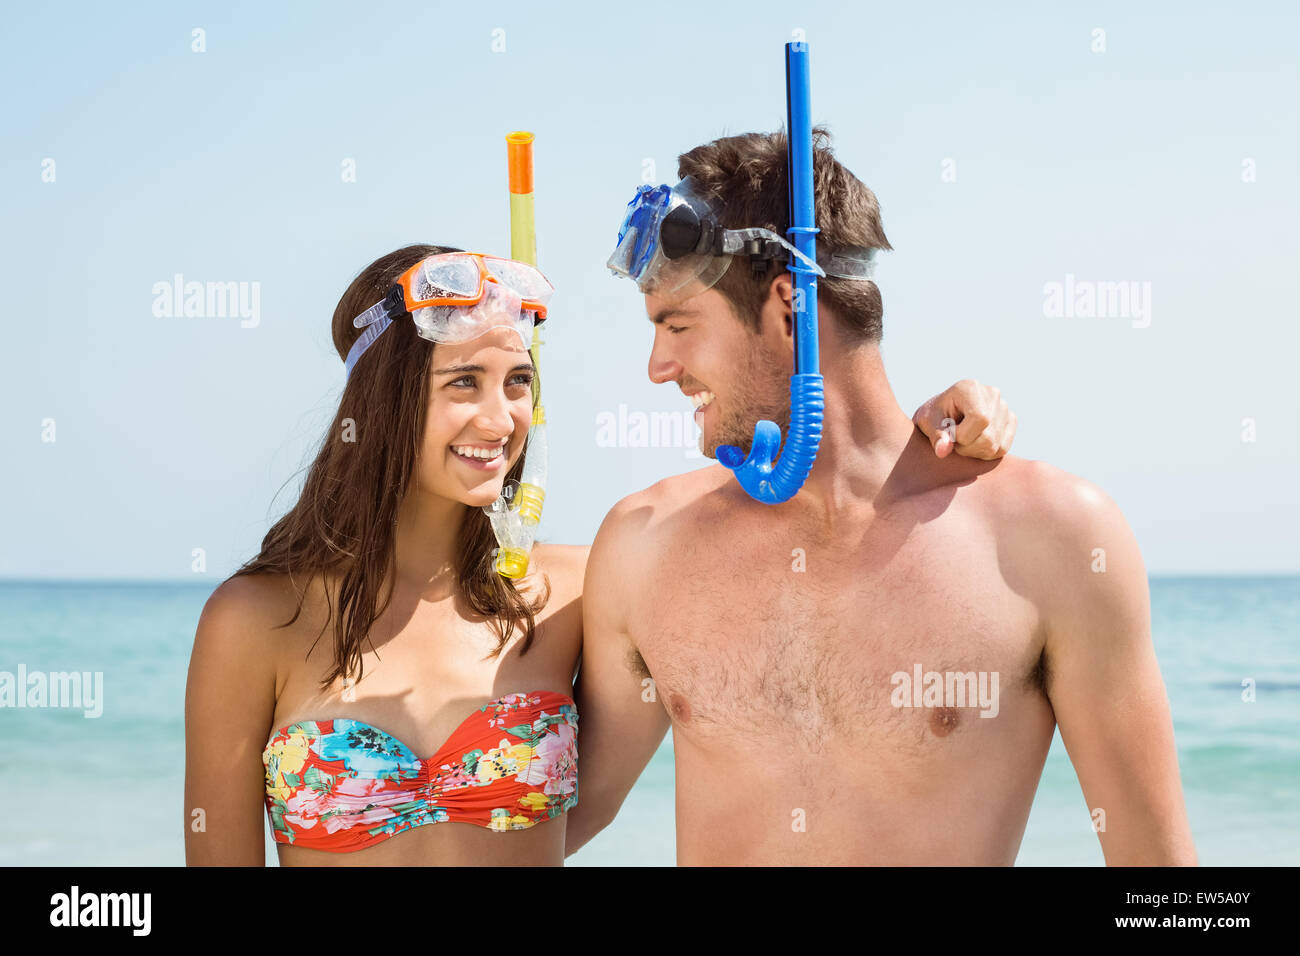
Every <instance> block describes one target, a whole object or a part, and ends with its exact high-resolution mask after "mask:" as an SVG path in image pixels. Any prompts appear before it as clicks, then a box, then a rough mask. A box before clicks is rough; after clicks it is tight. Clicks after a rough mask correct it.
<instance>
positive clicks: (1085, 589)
mask: <svg viewBox="0 0 1300 956" xmlns="http://www.w3.org/2000/svg"><path fill="white" fill-rule="evenodd" d="M1031 468H1033V469H1035V471H1036V476H1037V479H1038V481H1036V482H1035V483H1040V482H1041V483H1045V484H1050V487H1048V488H1043V487H1042V484H1040V489H1041V491H1040V493H1041V494H1043V495H1044V500H1046V501H1047V502H1048V503H1047V504H1046V505H1045V507H1046V508H1047V509H1048V514H1047V516H1046V518H1047V522H1049V523H1045V524H1044V525H1042V526H1041V531H1040V534H1041V535H1042V537H1041V539H1040V540H1041V547H1043V548H1044V549H1045V550H1046V552H1047V553H1046V554H1041V556H1042V557H1044V558H1046V559H1047V560H1045V561H1042V562H1041V563H1040V565H1039V567H1040V569H1041V570H1040V571H1039V575H1040V578H1039V581H1038V584H1039V587H1040V589H1041V590H1040V593H1042V594H1043V595H1046V597H1045V598H1044V600H1043V602H1042V604H1041V605H1040V606H1044V605H1045V606H1044V611H1045V613H1044V621H1045V624H1046V626H1047V635H1046V645H1045V655H1046V670H1047V695H1048V698H1049V699H1050V700H1051V703H1052V708H1053V710H1054V711H1055V712H1056V721H1057V724H1058V726H1059V727H1060V730H1061V740H1062V741H1063V742H1064V744H1065V749H1066V751H1067V752H1068V753H1069V755H1070V760H1071V761H1072V762H1073V763H1074V769H1075V772H1076V773H1077V774H1078V776H1079V784H1080V786H1081V787H1082V788H1083V795H1084V798H1085V799H1086V800H1087V802H1088V808H1089V811H1090V813H1091V814H1092V816H1093V819H1094V826H1095V827H1096V828H1097V829H1098V834H1097V835H1098V837H1099V839H1100V840H1101V849H1102V853H1103V855H1104V856H1105V858H1106V863H1107V865H1109V866H1169V865H1187V866H1194V865H1195V864H1196V849H1195V847H1194V846H1193V844H1192V834H1191V828H1190V826H1189V824H1188V821H1187V810H1186V808H1185V806H1184V804H1183V792H1182V785H1181V783H1180V781H1179V776H1178V755H1177V753H1176V751H1175V748H1174V728H1173V722H1172V720H1171V718H1170V713H1169V700H1168V697H1167V696H1166V694H1165V685H1164V681H1163V680H1162V679H1161V677H1160V669H1159V666H1158V665H1157V663H1156V655H1155V649H1154V647H1153V646H1152V643H1151V612H1150V601H1149V596H1148V590H1147V577H1146V570H1145V569H1144V567H1143V564H1142V555H1141V553H1140V551H1139V550H1138V544H1137V540H1136V539H1135V538H1134V535H1133V532H1132V530H1131V529H1130V528H1129V526H1128V522H1126V521H1125V520H1124V516H1123V515H1122V514H1121V513H1120V510H1119V508H1118V507H1117V506H1116V505H1115V503H1114V502H1113V501H1112V500H1111V499H1110V498H1109V497H1107V496H1106V495H1105V494H1103V493H1102V492H1101V491H1100V490H1099V489H1098V488H1096V487H1095V486H1093V485H1091V484H1089V483H1088V482H1086V481H1083V480H1081V479H1079V478H1075V477H1074V476H1073V475H1067V474H1065V473H1064V472H1060V471H1058V470H1056V469H1054V468H1051V467H1050V466H1046V465H1042V464H1041V463H1032V464H1031ZM1098 811H1101V813H1098ZM1103 825H1104V829H1102V827H1103Z"/></svg>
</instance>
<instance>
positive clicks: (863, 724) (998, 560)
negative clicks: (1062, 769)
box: [566, 134, 1196, 865]
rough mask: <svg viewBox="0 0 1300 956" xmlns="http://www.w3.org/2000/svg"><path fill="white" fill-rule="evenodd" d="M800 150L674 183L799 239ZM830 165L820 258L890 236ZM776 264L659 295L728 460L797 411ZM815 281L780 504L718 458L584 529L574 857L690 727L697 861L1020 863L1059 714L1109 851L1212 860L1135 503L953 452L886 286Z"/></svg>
mask: <svg viewBox="0 0 1300 956" xmlns="http://www.w3.org/2000/svg"><path fill="white" fill-rule="evenodd" d="M785 163H786V152H785V141H784V137H783V136H780V135H766V134H762V135H760V134H748V135H745V136H735V137H728V138H725V139H721V140H718V141H716V142H714V143H710V144H707V145H704V146H701V147H698V148H696V149H694V150H692V151H691V152H689V153H686V154H685V155H683V156H682V157H680V167H679V174H680V175H681V176H683V177H686V176H690V177H691V181H692V186H691V187H689V188H690V189H691V190H694V191H695V192H696V193H698V194H701V195H712V196H713V197H714V200H715V202H716V203H717V204H718V205H717V206H716V209H717V213H716V218H717V220H718V221H719V222H720V224H721V225H722V226H725V227H728V228H734V229H739V228H744V227H751V226H764V225H765V226H768V227H769V228H771V229H772V230H773V232H774V233H776V234H777V235H784V229H785V227H786V225H787V224H788V219H787V211H786V184H785V183H786V180H785ZM815 163H816V170H817V175H816V182H817V193H816V205H817V210H818V226H819V227H820V228H821V233H820V235H819V236H818V237H817V241H818V251H819V262H820V261H822V255H821V254H822V250H823V248H825V250H826V251H827V252H828V253H829V252H831V251H834V250H836V249H844V250H851V247H856V249H857V253H854V252H852V251H849V252H847V253H846V254H848V255H850V256H852V255H855V254H864V253H865V252H866V250H867V249H888V248H889V244H888V242H887V240H886V239H885V235H884V232H883V229H882V227H881V223H880V215H879V208H878V206H877V203H876V200H875V197H874V195H872V193H871V192H870V190H868V189H867V188H866V186H864V185H863V184H862V183H861V182H859V181H858V180H857V179H856V178H855V177H854V176H853V175H852V174H851V173H850V172H848V171H847V170H846V169H844V168H843V167H842V166H840V165H839V164H838V162H836V161H835V160H834V158H833V157H832V156H831V154H830V151H829V147H828V146H826V140H825V138H824V137H820V135H819V140H818V148H817V150H816V160H815ZM742 164H743V170H744V171H743V174H738V173H737V170H738V169H740V168H741V167H742ZM732 258H733V259H734V258H735V257H732ZM611 263H613V260H611ZM766 269H767V271H766V272H765V273H759V272H754V271H752V270H751V269H750V267H749V264H748V263H746V262H744V261H740V262H735V261H733V262H732V263H731V265H730V267H729V269H728V271H727V272H726V273H724V275H723V276H722V278H721V279H720V280H716V284H715V285H713V286H712V287H710V288H707V289H706V290H705V291H702V292H699V293H696V294H692V295H690V296H689V297H687V298H685V299H682V298H681V297H680V295H675V296H668V295H661V294H656V293H655V292H651V293H650V294H647V295H646V297H645V304H646V311H647V313H648V315H649V317H650V318H651V320H652V321H653V323H654V327H655V329H654V346H653V349H652V351H651V355H650V363H649V373H650V378H651V379H652V380H653V381H655V382H660V383H666V382H672V383H673V384H675V385H677V386H678V387H679V388H681V390H682V391H683V393H685V394H686V395H688V396H696V399H695V400H696V403H697V405H698V404H700V401H701V398H700V397H701V396H702V397H703V400H704V402H705V404H704V405H703V407H702V408H701V409H700V411H699V412H697V421H699V423H700V427H701V430H702V437H701V448H702V450H703V451H704V452H705V453H706V454H709V455H710V456H711V457H716V455H715V452H716V449H717V448H718V446H720V445H724V444H732V445H738V446H741V447H742V448H744V449H746V450H747V449H748V445H749V441H750V438H751V436H752V434H753V429H754V423H755V422H756V421H757V420H758V419H761V418H767V419H770V420H773V421H776V422H777V423H778V424H779V425H781V426H782V432H783V434H784V432H785V426H786V423H787V422H788V410H787V402H788V397H787V396H788V381H789V375H790V374H791V371H792V367H793V359H792V335H791V315H792V291H793V287H792V283H791V278H790V274H789V273H788V272H787V271H785V267H784V259H783V258H782V259H776V260H770V261H769V263H768V264H767V267H766ZM827 271H828V273H830V272H831V270H830V269H828V270H827ZM841 271H848V272H851V271H852V270H841ZM818 285H819V321H820V344H821V355H822V373H823V375H824V376H825V388H826V402H825V406H826V411H825V427H824V432H823V437H822V441H821V449H820V451H819V453H818V455H817V460H816V463H815V465H814V466H813V469H812V473H811V475H810V476H809V478H808V480H807V482H806V483H805V484H804V486H803V488H802V490H801V491H800V492H799V493H798V494H797V495H796V496H795V497H794V498H792V499H791V500H790V501H788V502H786V503H783V504H780V505H774V506H773V505H766V504H760V503H758V502H756V501H754V500H752V499H751V498H750V497H749V496H748V495H747V494H746V493H745V492H744V490H743V489H741V487H740V486H739V485H738V484H737V482H736V480H735V479H734V477H733V476H732V474H731V473H730V472H729V471H728V470H727V469H725V468H724V467H722V466H721V465H715V466H712V467H708V468H704V469H702V470H698V471H694V472H690V473H688V474H685V475H679V476H677V477H673V478H668V479H665V480H664V481H661V482H659V483H658V484H656V485H654V486H653V487H651V488H648V489H646V490H644V491H641V492H638V493H637V494H634V495H631V496H629V497H627V498H624V499H623V500H622V501H620V502H619V503H618V504H617V505H616V506H615V507H614V509H613V510H612V511H611V512H610V513H609V515H608V516H607V517H606V518H605V521H604V523H603V524H602V526H601V528H600V531H599V533H598V535H597V537H596V541H595V543H594V544H593V545H592V551H591V555H590V559H589V561H588V565H587V576H586V583H585V587H584V594H585V600H584V605H585V606H584V621H585V625H584V650H583V659H582V668H581V673H580V676H579V682H578V693H577V700H578V709H579V712H580V713H581V714H582V726H583V736H582V747H581V756H580V762H581V775H582V796H581V801H580V803H579V805H578V807H577V808H576V810H573V811H570V814H569V820H568V835H567V839H566V853H572V852H574V851H575V850H577V849H578V848H579V847H581V846H582V845H583V844H584V843H585V842H586V841H587V840H589V839H590V838H591V837H592V836H593V835H594V834H595V833H596V832H598V831H599V829H600V828H601V827H603V826H605V825H606V824H608V823H609V822H610V821H611V820H612V819H613V817H614V815H615V813H616V811H617V810H618V808H619V806H620V805H621V804H622V802H623V799H624V798H625V797H626V795H627V793H628V791H629V790H630V789H631V787H632V784H633V783H634V782H635V780H636V778H637V776H638V775H639V774H640V772H641V770H642V769H643V768H644V766H645V764H646V763H647V761H648V760H649V759H650V757H651V756H652V755H653V753H654V752H655V750H656V748H657V747H658V746H659V744H660V742H661V740H662V739H663V735H664V733H665V732H666V731H667V729H668V727H669V726H670V725H671V726H672V728H673V750H674V753H675V758H676V785H677V797H676V816H677V860H678V863H680V864H904V865H927V864H930V865H934V864H940V865H950V864H1004V865H1007V864H1011V863H1013V862H1014V861H1015V859H1016V853H1017V851H1018V849H1019V846H1020V841H1021V838H1022V837H1023V835H1024V830H1025V823H1026V820H1027V819H1028V816H1029V810H1030V805H1031V803H1032V802H1033V797H1034V792H1035V790H1036V789H1037V786H1038V779H1039V776H1040V774H1041V772H1042V768H1043V763H1044V760H1045V758H1046V755H1047V751H1048V747H1049V745H1050V743H1051V740H1052V733H1053V729H1054V728H1055V727H1056V726H1057V725H1059V726H1060V730H1061V737H1062V740H1063V741H1064V743H1065V746H1066V749H1067V751H1068V753H1069V755H1070V758H1071V760H1072V761H1073V764H1074V767H1075V770H1076V772H1077V773H1078V777H1079V781H1080V784H1081V785H1082V788H1083V793H1084V797H1085V798H1086V800H1087V806H1088V808H1089V811H1090V812H1091V814H1092V817H1093V820H1094V829H1096V830H1097V831H1098V836H1099V838H1100V841H1101V848H1102V852H1103V854H1104V855H1105V859H1106V862H1107V863H1108V864H1111V865H1115V864H1142V865H1150V864H1194V863H1195V862H1196V854H1195V849H1194V847H1193V845H1192V839H1191V834H1190V829H1189V826H1188V821H1187V816H1186V811H1185V809H1184V806H1183V797H1182V789H1181V784H1180V782H1179V775H1178V764H1177V757H1176V754H1175V749H1174V737H1173V728H1172V722H1171V719H1170V713H1169V705H1168V701H1167V698H1166V694H1165V689H1164V685H1163V682H1162V680H1161V677H1160V672H1159V670H1158V668H1157V664H1156V658H1155V654H1154V651H1153V648H1152V643H1151V635H1150V617H1149V604H1148V594H1147V581H1146V574H1145V571H1144V568H1143V565H1142V557H1141V555H1140V553H1139V550H1138V545H1137V542H1136V540H1135V539H1134V536H1133V533H1132V531H1131V530H1130V529H1129V527H1128V524H1127V523H1126V522H1125V520H1124V517H1123V515H1121V514H1120V511H1119V509H1118V508H1117V507H1116V505H1115V503H1114V502H1113V501H1111V499H1110V498H1108V497H1107V496H1106V495H1105V494H1104V493H1103V492H1102V491H1101V490H1100V489H1098V488H1096V487H1095V486H1094V485H1091V484H1089V483H1088V482H1087V481H1084V480H1083V479H1081V478H1076V477H1074V476H1073V475H1069V474H1066V473H1065V472H1062V471H1060V470H1058V469H1056V468H1053V467H1052V466H1050V465H1047V464H1044V463H1041V462H1035V461H1028V460H1025V459H1020V458H1015V457H1007V458H1004V459H1002V460H1000V461H980V460H975V459H972V458H968V457H962V456H959V455H947V456H945V457H942V458H940V457H938V456H936V455H935V453H934V451H933V450H932V448H931V445H930V442H929V441H928V440H927V439H926V437H925V436H924V435H923V434H922V433H921V432H920V431H918V430H917V428H916V427H915V426H914V424H913V421H912V420H910V419H909V418H908V417H907V415H906V413H905V412H903V410H902V409H901V408H900V407H899V405H898V403H897V401H896V400H895V398H894V394H893V392H892V390H891V388H890V385H889V381H888V379H887V378H886V376H885V371H884V367H883V365H882V362H881V356H880V351H879V340H880V318H881V313H882V310H881V304H880V298H879V292H878V290H876V288H875V285H874V283H872V282H870V281H864V280H863V279H862V278H861V277H860V276H859V277H857V278H848V277H841V278H835V277H833V276H829V277H828V278H825V279H821V280H819V283H818ZM666 287H667V286H666V285H664V286H659V287H658V288H661V289H662V288H666ZM710 395H711V396H712V399H711V400H709V396H710ZM923 412H924V410H923V411H920V412H918V413H917V419H918V420H919V419H921V418H922V417H923ZM985 424H987V423H984V422H980V421H971V420H969V419H967V420H965V421H963V422H961V423H960V425H959V428H958V433H957V441H958V442H959V443H961V442H966V441H969V440H971V439H972V438H973V437H974V436H976V435H978V434H979V432H980V431H981V430H982V429H983V427H984V425H985ZM932 674H933V675H938V676H937V677H932V676H931V675H932ZM962 675H968V676H965V677H964V676H962ZM918 677H919V678H920V680H919V683H920V685H921V686H916V687H914V686H913V684H914V683H918V682H917V680H916V678H918ZM936 680H937V681H941V682H942V683H939V684H938V685H937V686H936ZM958 688H960V689H963V690H965V689H967V688H968V689H969V691H970V693H969V696H968V697H965V699H963V696H964V695H963V696H956V694H955V691H956V690H957V689H958ZM981 692H983V693H984V694H985V696H984V698H983V699H981ZM989 698H991V699H989ZM1103 822H1104V826H1102V823H1103Z"/></svg>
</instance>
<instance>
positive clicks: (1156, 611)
mask: <svg viewBox="0 0 1300 956" xmlns="http://www.w3.org/2000/svg"><path fill="white" fill-rule="evenodd" d="M214 586H215V585H214V583H213V582H205V583H202V584H171V583H160V584H120V583H113V584H97V583H95V584H88V583H63V582H58V583H30V582H0V671H8V672H9V673H16V672H17V671H18V667H19V665H23V666H25V667H26V669H27V671H28V672H33V671H45V672H51V671H55V672H57V671H72V670H77V671H89V672H92V673H94V672H97V671H98V672H102V673H103V675H104V676H103V681H104V684H103V713H102V715H101V716H99V717H95V718H88V717H86V716H84V715H83V713H82V711H81V710H71V709H55V708H44V709H30V708H23V709H13V708H8V707H3V708H0V781H2V784H0V864H5V865H14V864H28V865H88V866H94V865H106V864H124V865H179V864H182V863H183V862H184V849H183V843H182V840H183V836H182V834H183V829H182V827H183V826H184V825H185V814H184V808H183V803H182V787H183V779H184V772H185V753H184V718H183V705H184V695H185V673H186V668H187V665H188V659H189V652H190V646H191V643H192V641H193V636H194V627H195V624H196V623H197V621H198V616H199V612H200V610H201V609H202V607H203V603H204V601H205V600H206V599H207V596H208V594H209V593H210V592H211V590H212V588H213V587H214ZM1151 596H1152V626H1153V635H1154V640H1155V645H1156V653H1157V655H1158V657H1159V660H1160V665H1161V671H1162V673H1163V674H1164V679H1165V684H1166V687H1167V688H1168V691H1169V698H1170V704H1171V706H1172V709H1173V716H1174V729H1175V734H1176V738H1177V742H1178V758H1179V765H1180V768H1181V771H1182V779H1183V789H1184V793H1185V794H1186V798H1187V807H1188V813H1189V815H1190V818H1191V823H1192V831H1193V834H1194V836H1195V840H1196V846H1197V850H1198V853H1199V856H1200V860H1201V862H1202V863H1203V864H1206V865H1217V864H1240V865H1246V866H1255V865H1291V866H1294V865H1297V864H1300V821H1298V820H1297V810H1298V809H1300V578H1297V577H1272V578H1208V577H1199V578H1154V579H1152V581H1151ZM1246 680H1250V681H1253V682H1254V694H1255V700H1254V701H1253V702H1247V701H1245V700H1243V681H1246ZM267 861H268V863H274V861H275V855H274V850H273V847H272V844H271V842H270V837H269V834H268V837H267ZM673 862H674V842H673V759H672V738H671V735H669V737H668V739H667V740H665V742H664V745H663V746H662V747H661V748H660V750H659V752H658V753H657V754H656V755H655V757H654V759H653V760H652V761H651V763H650V765H649V766H648V767H647V768H646V771H645V773H644V774H643V775H642V777H641V779H640V781H638V783H637V785H636V787H635V788H634V789H633V791H632V793H631V794H630V795H629V797H628V799H627V802H626V803H625V804H624V806H623V810H622V812H621V813H620V814H619V817H618V819H617V820H616V821H615V822H614V823H613V824H612V825H611V826H610V827H609V828H607V829H606V830H605V831H604V832H602V833H601V834H600V835H599V836H598V837H596V839H594V840H593V841H592V842H591V843H590V844H588V845H587V846H586V847H585V848H583V849H582V850H581V851H580V852H579V853H577V854H575V855H574V856H573V857H571V858H570V859H569V864H570V865H584V864H587V865H596V864H610V865H672V863H673ZM1017 862H1018V864H1021V865H1100V864H1101V863H1102V855H1101V849H1100V846H1099V844H1098V842H1097V838H1096V835H1095V834H1094V833H1093V832H1092V829H1091V822H1090V818H1089V816H1088V811H1087V807H1086V805H1085V801H1084V799H1083V794H1082V792H1081V791H1080V789H1079V783H1078V780H1077V778H1076V777H1075V774H1074V770H1073V768H1072V767H1071V765H1070V761H1069V758H1068V756H1067V755H1066V753H1065V749H1064V747H1063V746H1062V744H1061V740H1060V736H1059V734H1058V735H1057V737H1056V738H1055V739H1054V740H1053V742H1052V748H1051V752H1050V753H1049V755H1048V758H1047V765H1046V767H1045V768H1044V770H1043V777H1042V780H1041V782H1040V784H1039V788H1038V793H1037V796H1036V797H1035V800H1034V805H1033V810H1032V812H1031V814H1030V818H1029V825H1028V828H1027V830H1026V832H1025V838H1024V842H1023V843H1022V845H1021V849H1020V856H1019V859H1018V861H1017Z"/></svg>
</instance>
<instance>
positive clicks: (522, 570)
mask: <svg viewBox="0 0 1300 956" xmlns="http://www.w3.org/2000/svg"><path fill="white" fill-rule="evenodd" d="M545 498H546V492H545V491H544V490H543V489H542V488H541V487H540V486H538V485H534V484H530V483H527V482H518V481H507V482H506V483H505V485H504V486H503V487H502V489H501V496H500V497H499V498H497V500H496V501H494V502H492V504H491V505H489V506H487V507H486V508H484V509H483V511H484V512H485V513H486V514H487V516H488V521H490V522H491V524H492V533H493V534H494V535H496V539H497V544H499V545H500V547H498V548H497V549H496V550H495V551H494V552H493V555H492V558H493V566H494V568H495V569H496V572H497V573H498V574H500V575H501V576H502V577H504V578H513V579H516V580H517V579H519V578H522V577H523V576H524V575H526V574H527V573H528V556H529V552H530V551H531V550H532V547H533V538H534V537H535V536H536V534H537V525H538V522H540V521H541V517H542V502H543V501H544V500H545Z"/></svg>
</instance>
